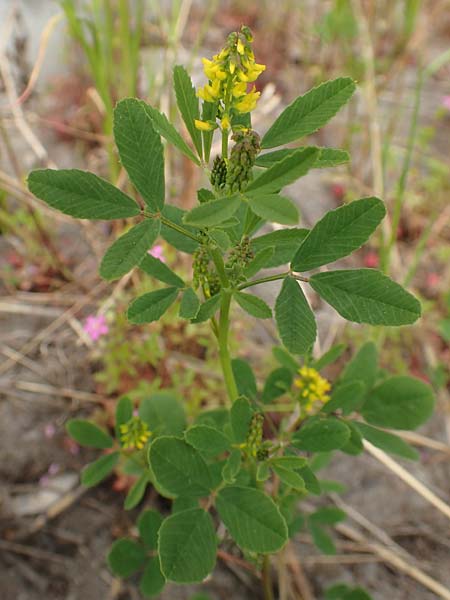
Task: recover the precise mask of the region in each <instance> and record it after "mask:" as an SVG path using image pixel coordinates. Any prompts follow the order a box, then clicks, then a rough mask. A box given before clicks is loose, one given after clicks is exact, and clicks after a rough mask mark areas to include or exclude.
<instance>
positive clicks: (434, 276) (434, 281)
mask: <svg viewBox="0 0 450 600" xmlns="http://www.w3.org/2000/svg"><path fill="white" fill-rule="evenodd" d="M440 282H441V278H440V275H439V274H438V273H433V272H432V273H428V275H427V285H428V286H429V287H431V288H435V287H437V286H438V285H439V283H440Z"/></svg>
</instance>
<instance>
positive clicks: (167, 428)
mask: <svg viewBox="0 0 450 600" xmlns="http://www.w3.org/2000/svg"><path fill="white" fill-rule="evenodd" d="M139 416H140V418H141V419H142V420H143V421H145V422H146V423H147V425H148V427H149V429H150V431H151V432H152V437H156V436H159V435H182V434H183V431H184V429H185V427H186V415H185V414H184V408H183V406H182V404H181V402H180V401H179V400H178V398H177V396H176V395H175V394H174V393H173V392H171V391H168V390H161V391H159V392H154V393H153V394H151V395H150V396H146V397H144V398H143V399H142V401H141V403H140V405H139Z"/></svg>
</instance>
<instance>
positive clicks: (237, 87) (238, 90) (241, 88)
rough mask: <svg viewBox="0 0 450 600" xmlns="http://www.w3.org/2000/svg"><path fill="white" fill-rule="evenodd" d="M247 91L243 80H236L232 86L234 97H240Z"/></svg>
mask: <svg viewBox="0 0 450 600" xmlns="http://www.w3.org/2000/svg"><path fill="white" fill-rule="evenodd" d="M246 91H247V84H246V83H245V81H242V82H236V83H235V84H234V86H233V90H232V92H231V93H232V94H233V97H234V98H240V97H241V96H243V95H244V94H245V92H246Z"/></svg>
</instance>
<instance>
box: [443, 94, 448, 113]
mask: <svg viewBox="0 0 450 600" xmlns="http://www.w3.org/2000/svg"><path fill="white" fill-rule="evenodd" d="M442 106H443V107H444V108H446V109H447V110H450V96H444V97H443V98H442Z"/></svg>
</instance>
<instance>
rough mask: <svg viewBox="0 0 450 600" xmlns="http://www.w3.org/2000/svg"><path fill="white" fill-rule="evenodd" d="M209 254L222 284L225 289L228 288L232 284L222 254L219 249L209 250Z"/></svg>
mask: <svg viewBox="0 0 450 600" xmlns="http://www.w3.org/2000/svg"><path fill="white" fill-rule="evenodd" d="M209 253H210V255H211V258H212V259H213V262H214V266H215V267H216V270H217V274H218V276H219V279H220V283H221V284H222V287H223V288H228V286H229V285H230V282H229V281H228V277H227V274H226V272H225V264H224V262H223V257H222V254H221V253H220V250H219V249H218V248H209Z"/></svg>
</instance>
